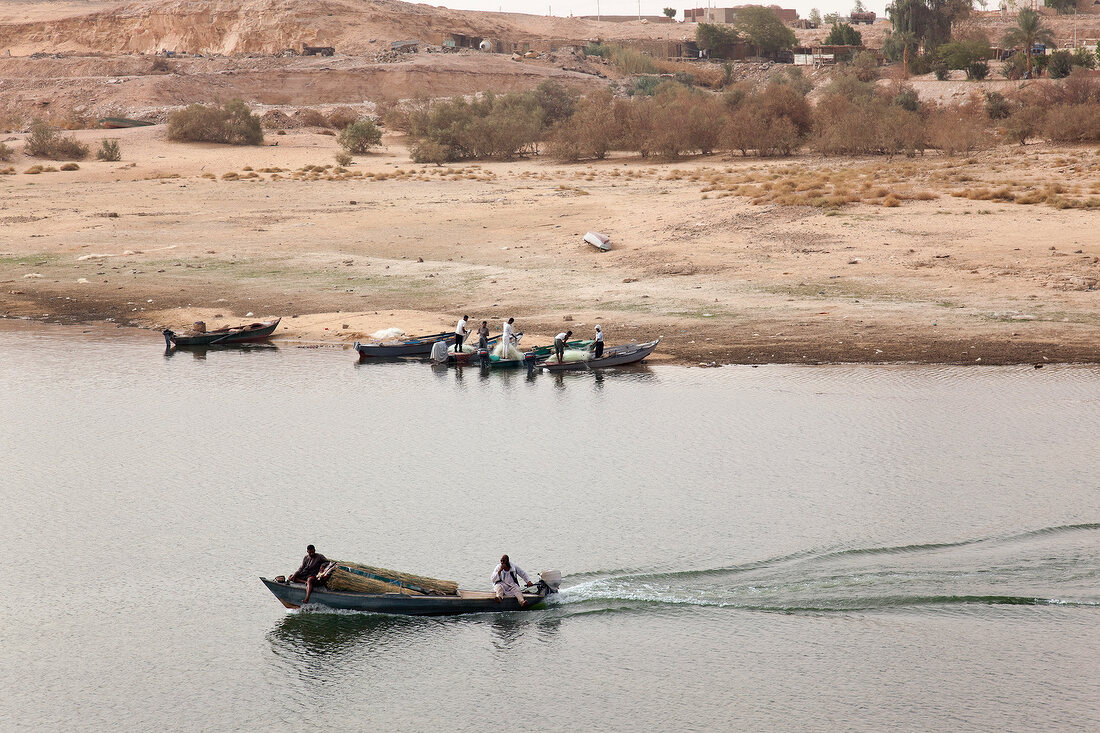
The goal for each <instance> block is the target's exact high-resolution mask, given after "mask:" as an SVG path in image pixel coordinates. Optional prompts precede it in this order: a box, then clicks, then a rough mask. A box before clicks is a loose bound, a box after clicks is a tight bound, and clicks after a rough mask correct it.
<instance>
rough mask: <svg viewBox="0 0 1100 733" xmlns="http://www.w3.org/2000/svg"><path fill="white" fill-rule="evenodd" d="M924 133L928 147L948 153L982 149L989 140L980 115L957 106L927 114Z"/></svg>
mask: <svg viewBox="0 0 1100 733" xmlns="http://www.w3.org/2000/svg"><path fill="white" fill-rule="evenodd" d="M925 133H926V134H927V139H928V144H929V146H930V147H933V148H936V149H938V150H942V151H943V152H944V153H947V154H948V155H958V154H959V153H968V152H970V151H971V150H982V149H984V148H987V147H989V145H990V142H991V141H990V136H989V131H988V129H987V128H986V126H985V124H984V122H983V120H982V119H981V118H980V116H979V115H975V114H967V113H966V112H964V111H963V110H961V109H960V108H958V107H946V108H944V109H939V110H936V111H935V112H933V113H932V114H931V115H929V118H928V121H927V123H926V124H925Z"/></svg>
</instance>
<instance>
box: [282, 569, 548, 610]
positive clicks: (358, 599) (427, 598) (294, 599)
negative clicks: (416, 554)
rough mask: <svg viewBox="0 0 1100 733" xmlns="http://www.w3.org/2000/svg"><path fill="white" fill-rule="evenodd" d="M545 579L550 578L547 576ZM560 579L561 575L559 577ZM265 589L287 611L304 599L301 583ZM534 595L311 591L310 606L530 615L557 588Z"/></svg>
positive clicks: (544, 586) (540, 588)
mask: <svg viewBox="0 0 1100 733" xmlns="http://www.w3.org/2000/svg"><path fill="white" fill-rule="evenodd" d="M546 575H548V576H549V575H550V574H549V573H547V574H546ZM558 577H559V578H560V575H558ZM260 581H261V582H263V584H264V585H265V586H267V589H268V590H269V591H271V593H272V594H273V595H274V596H275V598H277V599H278V600H279V602H280V603H282V604H283V605H284V606H286V607H287V608H301V607H302V605H303V601H304V600H305V597H306V586H305V585H304V584H303V583H290V582H282V583H280V582H278V581H275V580H269V579H267V578H263V577H261V578H260ZM534 587H535V588H536V591H535V592H533V593H524V594H523V598H524V600H526V601H527V605H526V606H520V605H519V601H517V600H516V599H515V598H512V597H506V598H505V599H504V600H503V601H500V602H498V601H497V598H496V595H495V594H493V593H492V592H491V591H471V590H462V589H459V591H458V593H456V594H455V595H449V596H440V595H405V594H401V593H350V592H342V591H332V590H329V589H327V588H323V587H314V589H313V593H312V595H310V597H309V605H311V606H312V605H314V604H316V605H318V606H324V607H326V608H332V609H336V610H339V611H363V612H366V613H393V614H400V615H403V616H456V615H459V614H464V613H492V612H499V611H530V610H532V609H534V608H540V607H542V604H543V602H544V601H545V600H546V597H547V596H549V595H553V594H554V593H557V590H558V589H557V584H556V581H554V583H553V584H551V583H548V582H547V581H546V580H545V579H540V580H539V582H538V584H537V585H536V586H534Z"/></svg>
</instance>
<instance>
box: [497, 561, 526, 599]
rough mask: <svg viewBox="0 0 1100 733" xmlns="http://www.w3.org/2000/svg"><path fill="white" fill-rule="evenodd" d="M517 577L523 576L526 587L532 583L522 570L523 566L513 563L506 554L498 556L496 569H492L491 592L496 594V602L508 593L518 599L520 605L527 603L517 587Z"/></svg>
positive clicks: (521, 591)
mask: <svg viewBox="0 0 1100 733" xmlns="http://www.w3.org/2000/svg"><path fill="white" fill-rule="evenodd" d="M517 578H523V581H524V582H525V583H527V587H528V588H530V587H531V586H532V585H533V583H531V579H530V578H529V577H527V573H525V572H524V571H523V568H521V567H520V566H519V565H513V564H512V562H511V561H510V560H509V559H508V556H507V555H503V556H502V557H501V558H500V564H499V565H497V569H496V570H494V571H493V577H492V583H493V592H495V593H496V594H497V602H498V603H499V602H501V601H503V600H504V596H506V595H509V596H512V597H513V598H515V599H516V600H517V601H519V605H520V606H526V605H527V601H526V599H524V597H523V590H522V589H521V588H520V587H519V580H518V579H517Z"/></svg>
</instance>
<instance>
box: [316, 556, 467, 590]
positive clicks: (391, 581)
mask: <svg viewBox="0 0 1100 733" xmlns="http://www.w3.org/2000/svg"><path fill="white" fill-rule="evenodd" d="M325 585H326V587H328V588H329V589H331V590H336V591H350V592H355V593H402V594H404V595H410V596H415V595H433V596H453V595H455V594H457V593H458V583H456V582H454V581H453V580H439V579H438V578H426V577H424V576H421V575H410V574H409V573H401V572H398V571H396V570H387V569H386V568H378V567H374V566H371V565H360V564H358V563H353V562H345V561H343V560H337V561H336V562H335V567H334V568H333V569H332V571H331V572H330V573H329V576H328V579H327V580H326V582H325Z"/></svg>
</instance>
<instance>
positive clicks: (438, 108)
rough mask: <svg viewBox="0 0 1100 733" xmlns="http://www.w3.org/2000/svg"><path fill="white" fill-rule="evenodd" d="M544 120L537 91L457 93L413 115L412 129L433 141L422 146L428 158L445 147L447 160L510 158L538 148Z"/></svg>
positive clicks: (413, 134)
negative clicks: (469, 97) (464, 95)
mask: <svg viewBox="0 0 1100 733" xmlns="http://www.w3.org/2000/svg"><path fill="white" fill-rule="evenodd" d="M574 116H575V115H574ZM542 119H543V115H542V110H541V109H540V108H539V106H538V102H537V100H536V97H535V95H534V94H533V93H526V94H504V95H499V96H498V95H494V94H485V95H483V96H482V97H479V98H476V99H473V100H466V99H464V98H462V97H455V98H454V99H450V100H447V101H443V102H437V103H435V104H432V105H430V106H428V107H426V108H425V109H422V110H419V111H417V112H416V113H415V114H414V115H412V116H411V117H410V130H409V134H410V136H411V137H412V138H413V139H414V140H415V141H416V142H417V143H418V144H419V143H421V142H422V141H430V142H432V143H435V145H433V146H421V147H420V155H421V156H427V158H425V162H435V161H434V160H428V158H436V157H439V154H440V153H441V149H443V152H442V155H443V157H444V158H445V160H447V161H455V160H470V159H474V160H479V159H482V158H501V159H509V158H514V157H515V156H516V155H520V154H523V153H527V152H533V151H535V150H536V145H537V144H538V142H539V140H540V139H541V138H542V137H543V135H544V128H543V124H542ZM437 146H438V147H437Z"/></svg>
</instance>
